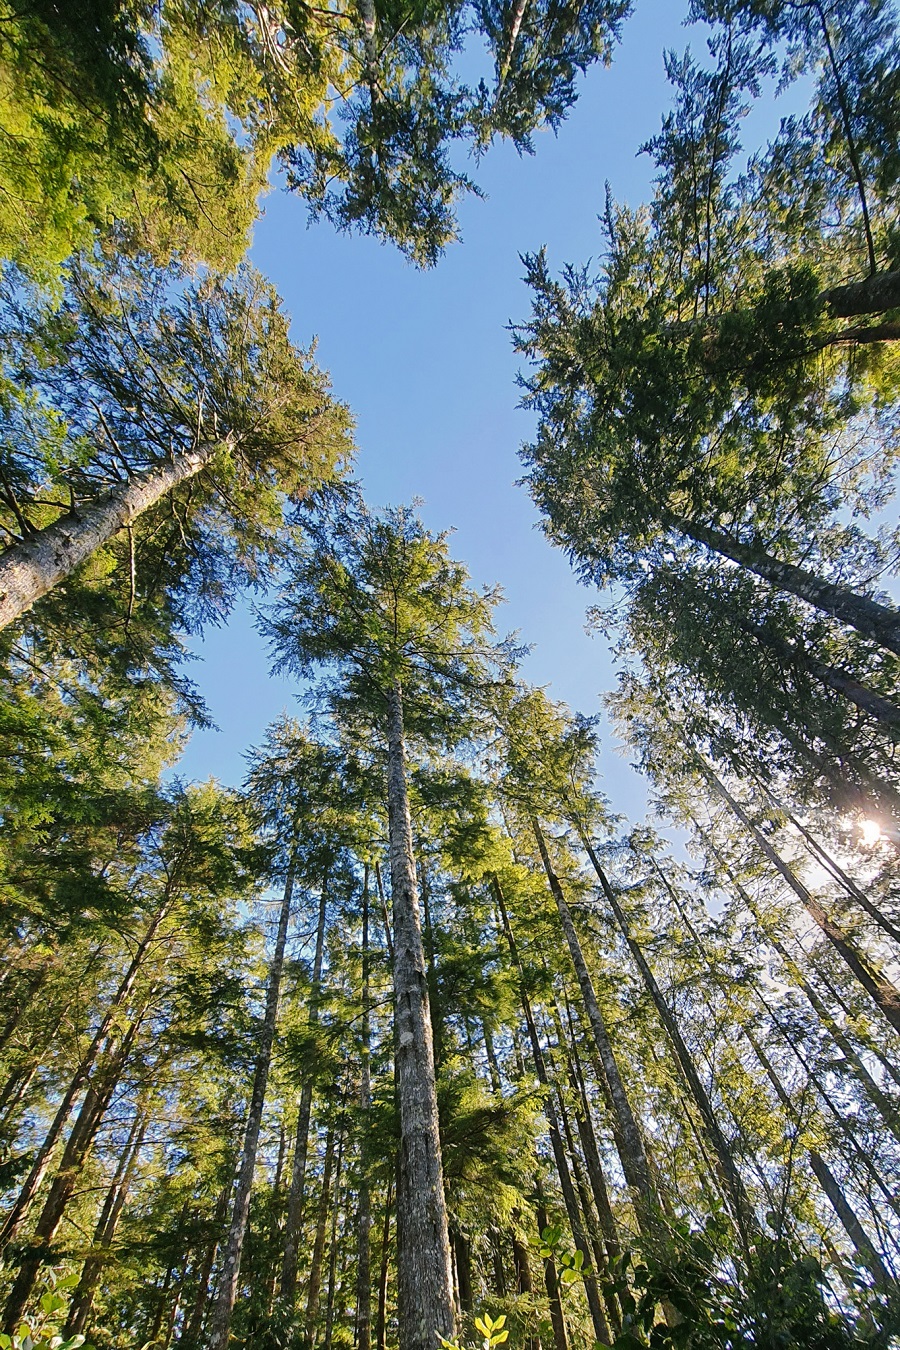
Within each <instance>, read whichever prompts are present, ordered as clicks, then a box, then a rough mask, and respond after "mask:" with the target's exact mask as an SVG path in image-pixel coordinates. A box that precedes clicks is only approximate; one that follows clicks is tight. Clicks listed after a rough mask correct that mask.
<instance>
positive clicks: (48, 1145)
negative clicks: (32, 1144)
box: [0, 896, 174, 1251]
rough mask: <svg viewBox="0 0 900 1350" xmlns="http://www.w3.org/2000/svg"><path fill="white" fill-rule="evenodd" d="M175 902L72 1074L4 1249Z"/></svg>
mask: <svg viewBox="0 0 900 1350" xmlns="http://www.w3.org/2000/svg"><path fill="white" fill-rule="evenodd" d="M173 903H174V901H173V900H172V898H171V897H170V896H167V897H166V900H165V902H164V903H163V904H162V905H161V906H160V908H159V909H158V910H157V912H156V914H155V915H154V916H153V918H152V919H151V921H150V923H149V924H148V926H147V928H146V930H145V931H144V935H143V937H142V938H141V940H140V942H139V943H138V946H137V948H136V950H135V953H134V955H133V956H132V958H131V961H130V962H129V964H128V969H127V970H126V972H125V974H124V975H123V977H122V979H121V981H120V983H119V987H118V988H117V990H116V992H115V994H114V995H113V997H112V1000H111V1001H110V1004H109V1007H108V1008H107V1010H106V1013H105V1014H104V1017H103V1020H102V1022H101V1023H100V1026H99V1027H98V1028H97V1030H96V1032H95V1033H94V1036H93V1038H92V1040H91V1043H90V1045H89V1046H88V1048H87V1050H86V1051H85V1053H84V1055H83V1056H82V1059H81V1062H80V1064H79V1065H78V1068H77V1069H76V1071H75V1073H74V1075H73V1076H72V1079H71V1081H70V1083H69V1086H68V1088H67V1089H66V1092H65V1095H64V1096H63V1099H62V1101H61V1102H60V1104H59V1106H58V1107H57V1111H56V1115H55V1116H54V1117H53V1120H52V1121H51V1123H50V1127H49V1129H48V1130H47V1133H46V1134H45V1135H44V1138H43V1141H42V1143H41V1146H40V1148H39V1150H38V1153H37V1157H36V1158H35V1160H34V1162H33V1163H32V1165H31V1171H30V1172H29V1173H28V1176H27V1177H26V1179H25V1181H24V1183H23V1185H22V1187H21V1189H20V1191H19V1194H18V1196H17V1197H16V1202H15V1204H14V1205H13V1207H12V1209H11V1210H10V1212H9V1214H8V1215H7V1216H6V1219H5V1221H4V1224H3V1228H2V1230H0V1251H2V1250H3V1249H4V1248H5V1247H6V1246H7V1245H8V1244H9V1243H10V1242H12V1241H13V1240H14V1239H15V1238H16V1236H17V1234H18V1233H19V1230H20V1229H21V1227H22V1225H23V1223H24V1222H25V1220H26V1218H27V1217H28V1213H29V1210H30V1209H31V1205H32V1203H33V1201H34V1198H35V1196H36V1195H37V1193H38V1191H39V1189H40V1186H41V1183H42V1181H43V1180H44V1177H45V1176H46V1175H47V1172H48V1171H49V1170H50V1164H51V1162H52V1161H53V1153H54V1150H55V1149H56V1146H57V1144H58V1143H59V1140H60V1139H61V1137H62V1133H63V1130H64V1129H65V1126H66V1121H67V1120H68V1118H69V1115H70V1113H71V1111H72V1107H73V1105H74V1103H75V1101H76V1099H77V1097H78V1094H79V1093H80V1092H81V1089H82V1088H83V1087H84V1085H85V1083H86V1082H87V1081H88V1078H89V1076H90V1073H91V1070H92V1069H93V1067H94V1064H95V1063H96V1062H97V1058H98V1056H99V1055H100V1053H101V1051H103V1049H104V1047H105V1046H106V1044H107V1041H108V1037H109V1034H110V1030H111V1028H112V1027H113V1026H114V1025H115V1022H116V1019H117V1017H118V1015H119V1010H120V1009H121V1008H122V1006H123V1005H124V1004H125V1002H126V1001H127V999H128V998H129V997H130V995H131V993H132V991H133V989H134V986H135V981H136V980H137V977H138V974H139V973H140V970H141V968H142V966H143V964H144V959H145V957H146V955H147V952H148V951H149V950H150V946H151V944H152V943H153V940H154V938H155V937H156V934H157V932H158V931H159V928H160V925H161V924H162V922H163V920H164V919H165V918H166V916H167V915H168V914H169V912H170V910H171V909H172V905H173Z"/></svg>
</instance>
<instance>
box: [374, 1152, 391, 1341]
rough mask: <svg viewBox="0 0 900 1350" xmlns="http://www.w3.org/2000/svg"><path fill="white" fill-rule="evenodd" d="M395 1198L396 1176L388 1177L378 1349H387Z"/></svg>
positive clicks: (379, 1303)
mask: <svg viewBox="0 0 900 1350" xmlns="http://www.w3.org/2000/svg"><path fill="white" fill-rule="evenodd" d="M393 1199H394V1178H393V1176H390V1177H388V1187H387V1195H386V1196H385V1200H384V1226H383V1227H382V1230H381V1264H380V1266H379V1270H378V1316H377V1318H376V1321H375V1347H376V1350H385V1337H386V1334H387V1287H388V1272H389V1270H390V1254H391V1204H392V1202H393Z"/></svg>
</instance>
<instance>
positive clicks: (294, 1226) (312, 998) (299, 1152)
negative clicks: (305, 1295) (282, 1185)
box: [279, 868, 330, 1308]
mask: <svg viewBox="0 0 900 1350" xmlns="http://www.w3.org/2000/svg"><path fill="white" fill-rule="evenodd" d="M329 870H330V868H329V869H328V870H326V872H325V876H324V877H323V879H322V889H321V891H320V892H319V913H318V918H317V920H316V947H315V954H314V956H313V968H312V984H311V986H310V991H309V1012H308V1015H307V1025H308V1026H310V1027H315V1026H316V1025H317V1024H318V1021H319V1002H320V999H321V996H322V961H323V957H324V952H325V912H326V904H327V899H328V871H329ZM312 1094H313V1080H312V1077H308V1078H306V1079H305V1081H304V1083H303V1087H302V1088H301V1089H300V1104H299V1106H298V1108H297V1129H296V1133H295V1137H294V1156H293V1159H292V1162H291V1189H290V1192H289V1193H288V1208H287V1217H286V1219H285V1225H284V1255H283V1257H282V1261H281V1286H280V1289H279V1299H280V1300H281V1302H282V1303H285V1304H287V1306H288V1307H289V1308H293V1306H294V1300H295V1298H296V1293H297V1254H298V1248H299V1244H300V1225H301V1223H302V1222H303V1199H304V1192H305V1187H306V1153H307V1149H308V1147H309V1116H310V1112H311V1110H312Z"/></svg>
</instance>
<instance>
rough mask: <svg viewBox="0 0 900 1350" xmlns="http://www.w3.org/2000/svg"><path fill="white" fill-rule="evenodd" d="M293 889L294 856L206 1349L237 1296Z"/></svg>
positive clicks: (221, 1334)
mask: <svg viewBox="0 0 900 1350" xmlns="http://www.w3.org/2000/svg"><path fill="white" fill-rule="evenodd" d="M293 892H294V862H293V859H291V862H290V864H289V865H288V873H287V878H286V880H285V885H284V895H283V897H282V901H281V910H280V912H279V916H278V933H277V936H276V939H275V950H274V952H273V955H272V962H271V965H270V966H269V979H268V985H267V988H266V1007H265V1012H264V1014H263V1024H262V1027H261V1029H260V1037H259V1054H258V1056H257V1060H256V1070H255V1072H254V1075H253V1088H252V1091H251V1094H250V1107H249V1110H248V1112H247V1127H246V1130H245V1132H244V1148H243V1153H242V1156H241V1164H240V1168H239V1170H238V1179H237V1186H236V1189H235V1195H234V1208H233V1210H232V1215H231V1225H230V1227H229V1230H228V1237H227V1239H226V1243H225V1251H224V1255H223V1260H222V1272H221V1275H220V1277H219V1292H218V1296H217V1298H216V1302H215V1306H214V1308H213V1311H212V1317H211V1319H210V1330H209V1347H210V1350H225V1346H227V1344H228V1333H229V1331H230V1328H231V1316H232V1313H233V1312H234V1304H235V1299H236V1298H237V1290H238V1277H239V1276H240V1271H241V1253H242V1251H243V1247H244V1238H245V1236H246V1233H247V1221H248V1219H249V1217H250V1193H251V1191H252V1189H253V1174H254V1171H255V1169H256V1152H257V1149H258V1147H259V1130H260V1125H261V1123H262V1113H263V1105H264V1102H265V1096H266V1087H267V1085H268V1082H269V1069H270V1067H271V1064H272V1046H273V1044H274V1041H275V1026H276V1022H277V1020H278V996H279V993H280V991H281V973H282V970H283V968H284V949H285V944H286V942H287V930H288V921H289V919H290V914H291V898H292V896H293Z"/></svg>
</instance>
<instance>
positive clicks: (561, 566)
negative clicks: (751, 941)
mask: <svg viewBox="0 0 900 1350" xmlns="http://www.w3.org/2000/svg"><path fill="white" fill-rule="evenodd" d="M686 9H687V0H637V2H636V6H635V14H634V15H633V17H632V18H631V19H630V20H629V21H628V23H627V24H626V25H625V28H624V31H623V41H622V43H621V45H620V46H619V47H618V48H617V49H616V51H615V54H614V58H613V64H612V66H611V67H610V68H609V69H606V70H604V69H600V68H595V69H592V70H591V71H590V72H589V74H588V76H587V77H586V79H585V80H583V81H582V83H581V96H580V98H579V101H578V104H577V105H576V107H575V109H574V110H573V112H572V113H571V114H570V117H569V119H568V121H567V122H566V123H565V125H564V126H563V127H562V129H561V130H560V132H559V134H558V136H555V137H554V136H553V135H552V134H550V133H546V134H542V135H539V136H538V137H537V138H536V153H535V155H534V156H525V157H521V158H520V157H519V156H518V155H517V154H516V153H515V151H514V150H512V149H511V148H510V147H508V146H504V145H498V146H496V147H495V148H494V149H493V150H491V152H490V153H489V154H488V155H487V156H486V158H485V159H484V160H483V161H482V163H481V164H480V165H479V166H478V167H477V169H476V170H474V171H473V176H474V177H475V178H476V181H478V183H479V184H480V186H481V187H482V188H483V189H484V190H485V191H486V193H487V200H478V199H475V198H472V199H471V200H469V201H467V202H465V203H464V204H463V206H462V209H461V213H460V214H461V222H462V234H463V239H462V242H461V243H460V244H457V245H455V246H453V247H452V248H451V249H450V250H448V252H447V254H446V255H445V257H444V258H443V259H442V260H441V262H440V263H439V264H438V266H437V267H436V268H435V269H433V270H432V271H430V272H426V273H423V272H419V271H416V270H415V269H414V268H413V267H412V266H411V265H410V264H408V263H407V262H405V261H404V259H403V258H402V257H401V255H400V254H399V253H398V252H397V251H396V250H394V249H392V248H391V247H389V246H385V245H380V244H377V243H375V242H374V241H373V240H371V239H367V238H361V237H358V236H348V235H339V234H337V233H336V232H335V231H334V230H333V229H332V227H331V226H329V225H327V224H324V223H323V224H318V225H315V226H312V227H307V224H306V217H305V211H304V207H303V204H302V202H300V201H299V200H297V199H294V198H291V197H290V196H288V195H286V194H285V193H282V192H273V193H272V194H271V195H270V196H269V197H268V198H267V199H266V203H265V215H264V217H263V219H262V220H261V221H260V223H259V225H258V226H257V229H256V235H255V242H254V247H253V253H252V257H253V261H254V262H255V264H256V265H257V266H258V267H259V268H260V269H261V270H262V271H263V272H265V273H266V274H267V275H268V276H269V277H271V278H272V280H273V281H274V282H275V284H276V286H277V287H278V289H279V291H280V293H281V295H282V296H283V298H284V302H285V305H286V307H287V310H288V312H289V313H290V315H291V316H292V320H293V328H292V332H293V336H294V338H295V340H296V341H298V342H300V343H302V344H306V343H308V342H309V341H310V339H311V338H312V337H313V336H317V338H318V353H317V355H318V360H319V362H320V364H321V365H322V366H323V367H324V368H325V369H326V370H328V371H330V373H331V376H332V381H333V384H334V390H335V393H336V394H337V395H338V396H339V397H340V398H342V399H343V400H345V401H346V402H347V403H349V404H350V406H351V408H352V409H353V411H354V414H355V416H356V421H357V440H358V445H359V458H358V462H357V470H356V472H357V475H358V476H359V477H360V478H361V480H362V484H363V488H364V490H365V494H366V497H367V500H368V501H369V504H370V505H371V506H373V507H376V508H377V507H380V506H383V505H385V504H388V503H390V504H397V503H401V502H408V501H410V500H411V499H412V498H413V497H419V498H422V499H423V506H422V508H421V513H422V516H423V518H424V520H425V523H426V524H427V525H428V527H429V528H430V529H433V530H444V529H449V528H452V529H454V530H455V536H454V539H453V541H452V550H453V553H454V555H455V556H456V557H457V558H459V559H460V560H461V561H463V562H464V563H465V564H466V565H467V567H468V568H469V570H470V572H471V574H472V577H473V579H474V580H475V582H476V583H478V584H482V583H486V584H489V585H493V584H495V583H499V584H500V585H501V586H502V588H503V590H504V592H505V595H506V597H507V603H506V604H505V605H504V606H503V607H502V608H501V609H500V610H499V612H498V624H499V625H500V626H501V627H502V628H503V629H505V630H512V629H517V630H518V631H519V634H520V639H521V641H522V642H527V643H531V644H533V652H532V654H531V656H530V657H529V658H528V660H527V662H526V664H525V668H524V672H523V673H524V675H525V678H527V679H528V680H530V681H532V682H533V683H537V684H542V685H546V686H549V693H550V695H551V697H553V698H556V699H561V700H564V701H565V702H567V703H568V704H569V705H570V706H571V707H572V708H573V709H578V710H579V711H582V712H585V713H596V712H598V711H599V710H600V705H599V695H600V694H601V693H602V692H603V691H604V690H607V689H610V688H613V687H614V685H615V671H614V667H613V663H612V660H611V658H610V656H609V653H608V652H607V649H606V644H605V641H604V640H603V639H602V638H601V637H591V636H588V635H587V634H586V633H585V631H584V612H585V608H586V606H587V605H589V604H591V603H594V602H595V601H596V599H597V596H596V592H594V591H589V590H586V589H585V588H583V587H581V586H579V585H578V584H577V582H576V581H575V580H574V578H573V575H572V573H571V571H570V568H569V564H568V563H567V561H566V559H565V558H564V556H563V555H562V554H561V553H559V552H558V551H557V550H555V549H553V548H551V546H550V545H549V543H548V542H547V541H546V539H545V538H544V536H543V535H542V533H541V532H540V529H539V528H538V525H537V512H536V511H535V509H534V507H533V506H532V504H531V501H530V499H529V497H528V494H527V491H526V490H525V489H524V488H522V487H519V486H517V485H516V480H517V478H519V477H520V475H521V472H522V466H521V464H520V462H519V460H518V457H517V451H518V447H519V445H520V444H521V443H522V442H523V441H524V440H527V439H528V437H529V435H530V433H531V430H532V426H533V420H532V418H531V416H530V415H529V414H527V413H525V412H524V411H522V410H521V409H519V408H517V402H518V398H519V391H518V390H517V388H516V385H515V375H516V370H517V358H516V357H515V355H514V353H513V351H512V348H511V343H510V335H509V333H508V331H507V325H508V324H509V323H510V322H511V321H515V320H521V319H523V318H525V317H526V316H527V314H528V311H529V297H528V291H527V289H526V287H525V286H524V284H523V282H522V265H521V262H520V260H519V254H520V253H523V252H529V251H533V250H535V249H537V248H539V247H540V246H541V245H546V246H547V248H548V252H549V256H550V260H551V263H552V264H553V265H554V267H559V266H562V264H564V263H566V262H574V263H584V262H586V261H587V260H588V259H589V258H591V257H596V256H597V255H598V252H599V251H600V248H601V237H600V229H599V225H598V221H597V216H598V213H599V212H600V210H601V209H602V206H603V199H604V191H605V186H604V185H605V183H606V182H607V181H608V182H609V184H610V186H611V189H612V192H613V194H614V196H615V197H617V198H618V199H621V200H627V201H629V202H630V203H632V204H635V205H636V204H637V203H638V202H640V201H642V200H645V199H646V198H647V197H648V195H649V191H650V180H651V176H652V167H653V166H652V165H651V163H650V161H649V160H648V158H647V157H646V156H641V157H638V156H637V155H636V152H637V150H638V147H639V146H640V145H641V143H642V142H643V141H645V140H647V139H648V138H649V137H650V136H652V135H653V134H654V133H655V132H656V131H657V130H658V128H659V124H660V119H661V117H662V116H663V114H664V112H665V111H666V109H667V107H668V106H669V100H670V91H669V87H668V85H667V83H666V80H665V74H664V70H663V52H664V50H665V49H667V48H675V49H677V50H679V51H680V50H683V49H684V47H685V46H687V45H688V44H690V45H691V47H692V48H693V49H694V51H695V52H697V53H698V54H699V53H700V51H702V49H703V48H704V45H705V41H706V33H705V30H704V28H703V27H702V26H692V27H689V28H685V27H683V20H684V15H685V12H686ZM783 102H784V103H785V106H782V103H783ZM792 110H793V108H788V107H787V106H786V100H778V101H776V100H774V98H771V97H769V98H767V99H766V100H765V101H764V102H763V103H762V104H761V106H760V107H759V110H758V111H755V112H754V114H753V116H752V117H751V119H749V121H748V123H747V124H745V126H746V134H745V145H747V146H749V145H751V144H752V143H759V142H761V141H764V140H765V139H766V138H767V137H768V136H770V135H772V134H774V132H775V131H776V130H777V128H778V122H779V118H780V116H781V115H782V114H784V113H786V112H788V111H792ZM194 647H195V650H196V651H197V653H198V655H200V656H201V657H202V661H200V662H196V663H194V664H193V666H192V667H191V668H190V669H189V671H188V673H189V674H190V675H191V677H192V678H193V679H194V680H195V681H196V683H197V684H198V686H199V688H200V690H201V692H202V693H203V695H204V696H205V698H206V699H207V701H208V703H209V706H210V709H211V712H212V714H213V717H214V718H215V720H216V722H217V723H218V725H219V727H220V728H221V729H220V731H218V732H203V733H196V734H195V736H194V738H193V740H192V742H191V744H190V746H189V747H188V750H187V753H186V755H185V757H184V759H183V761H182V763H181V765H180V766H179V772H181V773H184V774H185V775H187V776H189V777H207V776H209V775H210V774H213V775H215V776H216V777H218V778H219V779H221V780H222V781H223V782H225V783H237V782H239V781H240V779H241V777H242V776H243V770H244V764H243V759H242V755H243V753H244V751H245V750H246V749H247V748H248V747H250V746H251V745H253V744H255V743H257V742H258V741H259V740H260V738H261V736H262V733H263V731H264V729H265V727H266V726H267V725H268V723H269V722H271V721H272V719H273V718H274V717H276V716H277V715H278V714H279V713H280V712H281V711H282V709H288V710H289V711H293V712H296V711H297V705H296V703H295V701H294V691H293V689H292V687H291V685H290V684H289V683H288V682H287V681H285V680H282V679H273V678H272V677H270V675H269V672H268V663H267V659H266V652H265V648H264V644H263V642H262V639H261V638H260V637H259V636H258V635H257V634H256V633H255V631H254V629H253V623H252V618H251V617H250V615H249V613H248V611H247V609H246V607H244V606H240V607H238V609H237V610H236V611H235V613H234V615H233V616H232V618H231V620H230V622H229V623H228V625H227V626H225V627H223V628H221V629H218V630H214V631H212V632H210V633H208V634H207V635H206V637H205V639H204V640H203V641H202V642H198V643H196V644H194ZM604 747H605V752H604V755H603V760H602V767H603V772H604V787H605V790H606V792H607V793H608V795H609V796H610V797H611V798H612V801H613V805H614V806H615V807H616V809H618V810H620V811H623V812H624V813H626V814H628V815H629V816H631V817H632V818H633V819H640V818H641V817H642V816H643V814H644V812H645V794H644V790H643V787H642V785H641V783H640V781H639V779H638V778H637V775H636V774H634V773H633V772H632V771H631V770H630V769H629V768H628V765H627V761H626V759H625V758H623V757H622V756H621V755H620V754H617V753H616V752H615V748H614V742H613V739H612V735H611V733H609V732H606V733H605V734H604Z"/></svg>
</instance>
